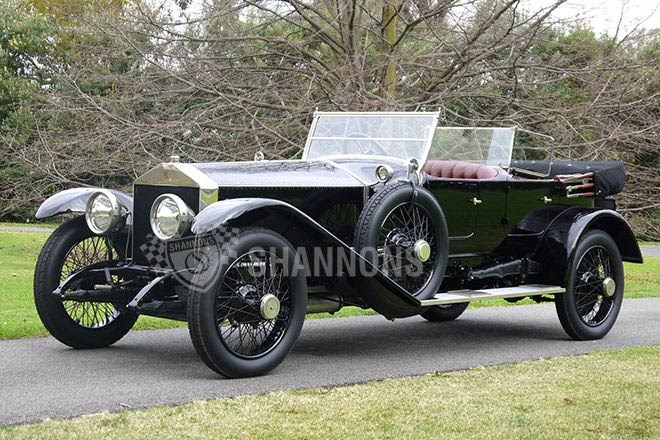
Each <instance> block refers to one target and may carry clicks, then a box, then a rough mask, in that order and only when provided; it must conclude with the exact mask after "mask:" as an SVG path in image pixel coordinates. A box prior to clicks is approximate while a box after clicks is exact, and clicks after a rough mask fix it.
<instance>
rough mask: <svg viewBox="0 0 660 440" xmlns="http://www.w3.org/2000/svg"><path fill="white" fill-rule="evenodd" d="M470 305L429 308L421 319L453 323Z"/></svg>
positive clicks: (461, 304)
mask: <svg viewBox="0 0 660 440" xmlns="http://www.w3.org/2000/svg"><path fill="white" fill-rule="evenodd" d="M469 304H470V303H459V304H447V305H442V306H433V307H429V308H428V309H427V310H425V311H424V312H423V313H421V315H420V316H421V317H422V318H424V319H426V320H427V321H431V322H444V321H453V320H454V319H456V318H458V317H459V316H461V315H462V314H463V312H464V311H465V309H467V307H468V305H469Z"/></svg>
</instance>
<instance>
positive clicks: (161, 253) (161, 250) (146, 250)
mask: <svg viewBox="0 0 660 440" xmlns="http://www.w3.org/2000/svg"><path fill="white" fill-rule="evenodd" d="M139 249H140V251H141V252H142V255H144V256H145V258H146V259H147V261H148V262H149V264H150V265H151V266H156V267H159V268H161V269H167V268H168V267H169V266H170V265H169V262H168V261H167V245H166V244H165V242H163V241H160V240H159V239H158V238H156V236H155V235H153V234H149V235H147V241H146V242H144V243H142V244H141V245H140V247H139Z"/></svg>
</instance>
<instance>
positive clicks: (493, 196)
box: [473, 180, 508, 254]
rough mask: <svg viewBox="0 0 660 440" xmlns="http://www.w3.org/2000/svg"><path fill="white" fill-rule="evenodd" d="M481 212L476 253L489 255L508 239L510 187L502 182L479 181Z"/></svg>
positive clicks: (476, 233) (477, 224)
mask: <svg viewBox="0 0 660 440" xmlns="http://www.w3.org/2000/svg"><path fill="white" fill-rule="evenodd" d="M478 185H479V195H478V199H479V201H480V203H479V212H478V215H477V221H476V226H475V237H474V238H475V239H474V243H475V249H474V251H473V252H474V253H480V254H489V253H491V252H492V251H493V250H494V249H495V248H496V247H497V246H498V245H499V244H500V243H502V241H503V240H504V239H505V238H506V232H507V231H506V223H507V219H506V203H507V192H508V188H507V187H508V185H507V182H506V181H501V180H494V181H490V180H480V181H479V184H478Z"/></svg>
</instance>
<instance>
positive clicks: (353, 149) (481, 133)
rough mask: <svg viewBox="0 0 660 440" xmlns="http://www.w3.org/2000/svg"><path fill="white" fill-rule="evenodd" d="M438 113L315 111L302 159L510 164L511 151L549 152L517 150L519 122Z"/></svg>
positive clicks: (518, 155)
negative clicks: (462, 121) (451, 121)
mask: <svg viewBox="0 0 660 440" xmlns="http://www.w3.org/2000/svg"><path fill="white" fill-rule="evenodd" d="M438 118H439V113H437V112H391V113H388V112H354V113H342V112H316V113H315V115H314V122H313V123H312V127H311V129H310V132H309V136H308V137H307V142H306V144H305V150H304V152H303V159H319V158H322V157H328V156H346V155H349V156H355V155H358V156H364V155H367V156H386V157H392V158H397V159H402V160H405V161H408V160H409V159H410V158H415V159H417V160H418V161H419V163H422V164H423V163H425V162H426V160H427V159H434V160H456V161H462V162H471V163H478V164H481V165H490V166H500V167H504V168H506V167H509V166H510V164H511V160H512V155H513V159H535V160H539V159H540V158H541V154H540V153H542V152H543V150H545V151H547V148H542V147H536V144H529V145H527V146H526V147H525V148H520V147H517V148H516V150H517V152H516V151H513V150H514V148H513V146H514V141H515V139H516V129H515V127H504V128H502V127H489V128H475V127H437V124H438ZM532 150H534V151H532Z"/></svg>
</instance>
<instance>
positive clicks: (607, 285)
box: [603, 277, 616, 298]
mask: <svg viewBox="0 0 660 440" xmlns="http://www.w3.org/2000/svg"><path fill="white" fill-rule="evenodd" d="M615 292H616V281H614V280H613V279H612V278H610V277H607V278H605V279H604V280H603V295H605V296H607V297H608V298H609V297H611V296H612V295H614V293H615Z"/></svg>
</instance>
